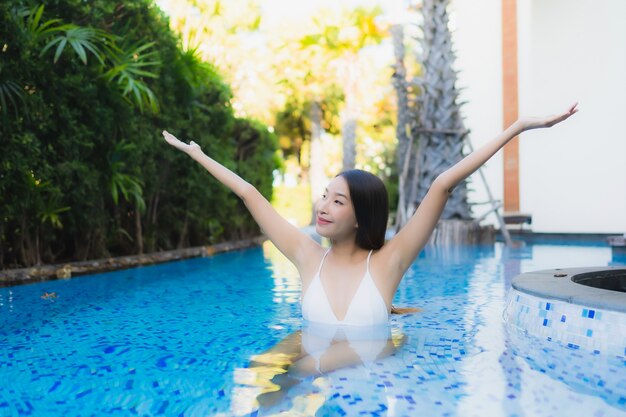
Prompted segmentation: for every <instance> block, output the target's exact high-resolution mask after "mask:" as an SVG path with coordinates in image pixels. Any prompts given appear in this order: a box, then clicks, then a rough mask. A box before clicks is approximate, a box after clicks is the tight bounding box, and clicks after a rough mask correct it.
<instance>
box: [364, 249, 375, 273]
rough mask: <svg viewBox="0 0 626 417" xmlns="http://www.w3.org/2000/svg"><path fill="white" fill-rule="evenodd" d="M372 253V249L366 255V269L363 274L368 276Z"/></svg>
mask: <svg viewBox="0 0 626 417" xmlns="http://www.w3.org/2000/svg"><path fill="white" fill-rule="evenodd" d="M373 251H374V249H372V250H370V253H369V254H368V255H367V269H366V270H365V272H366V273H367V274H368V275H369V273H370V257H371V256H372V252H373Z"/></svg>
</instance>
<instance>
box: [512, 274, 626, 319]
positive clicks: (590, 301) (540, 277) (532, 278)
mask: <svg viewBox="0 0 626 417" xmlns="http://www.w3.org/2000/svg"><path fill="white" fill-rule="evenodd" d="M616 271H623V272H624V273H625V274H626V267H623V266H614V267H611V266H599V267H584V268H557V269H545V270H541V271H533V272H526V273H523V274H521V275H518V276H516V277H515V278H513V280H512V281H511V286H512V287H513V288H514V289H516V290H517V291H520V292H523V293H526V294H530V295H534V296H537V297H542V298H549V299H553V300H560V301H565V302H567V303H570V304H576V305H581V306H585V307H593V308H600V309H604V310H609V311H618V312H622V313H626V293H624V292H619V291H611V290H605V289H602V288H595V287H590V286H587V285H583V284H579V283H576V282H574V281H573V279H574V278H575V277H576V276H577V275H582V274H589V273H600V274H609V275H612V274H613V273H615V272H616Z"/></svg>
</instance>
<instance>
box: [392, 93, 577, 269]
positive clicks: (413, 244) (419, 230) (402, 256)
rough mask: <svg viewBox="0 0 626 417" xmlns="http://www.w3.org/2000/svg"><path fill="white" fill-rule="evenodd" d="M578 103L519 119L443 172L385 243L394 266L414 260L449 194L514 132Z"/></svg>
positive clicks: (550, 122) (547, 122)
mask: <svg viewBox="0 0 626 417" xmlns="http://www.w3.org/2000/svg"><path fill="white" fill-rule="evenodd" d="M577 105H578V103H576V104H573V105H572V106H571V107H570V108H569V109H568V110H567V111H565V112H563V113H561V114H558V115H554V116H548V117H543V118H523V119H519V120H517V121H516V122H515V123H513V124H512V125H511V126H509V127H508V128H507V129H506V130H505V131H504V132H502V133H500V134H499V135H498V136H496V137H495V138H494V139H492V140H491V141H489V142H488V143H487V144H485V145H484V146H483V147H481V148H479V149H477V150H476V151H474V152H472V153H471V154H469V155H467V156H466V157H465V158H463V159H462V160H461V161H459V162H458V163H457V164H456V165H454V166H452V167H451V168H450V169H448V170H446V171H444V172H443V173H442V174H440V175H439V176H438V177H437V178H436V179H435V181H434V182H433V184H432V185H431V186H430V189H429V190H428V193H426V196H425V197H424V200H423V201H422V202H421V204H420V205H419V207H418V208H417V210H416V211H415V213H414V214H413V216H412V217H411V219H410V220H409V221H408V223H407V224H406V225H405V226H404V227H403V228H402V230H400V232H398V234H397V235H396V236H395V237H394V238H393V239H392V240H391V241H390V242H389V243H387V244H386V245H385V246H383V250H385V251H389V253H390V254H393V255H390V258H391V259H393V263H394V266H396V267H397V268H398V269H399V270H400V271H401V272H402V273H404V271H406V269H408V267H409V266H410V265H411V263H413V261H414V260H415V258H416V257H417V255H419V253H420V251H421V250H422V249H423V248H424V245H426V243H427V242H428V239H429V238H430V235H431V234H432V232H433V230H434V229H435V226H436V225H437V222H438V220H439V217H440V216H441V213H442V211H443V208H444V206H445V204H446V202H447V201H448V197H449V195H450V193H451V192H452V190H453V189H454V187H456V186H457V184H459V183H460V182H461V181H463V180H464V179H465V178H467V177H469V176H470V175H471V174H472V173H474V172H475V171H476V170H477V169H478V168H480V167H481V166H482V165H483V164H484V163H485V162H487V161H488V160H489V158H491V157H492V156H493V155H494V154H495V153H496V152H498V150H500V149H501V148H502V147H503V146H504V145H506V144H507V143H508V142H509V141H510V140H511V139H513V138H514V137H515V136H517V135H519V134H520V133H522V132H524V131H527V130H531V129H538V128H544V127H552V126H554V125H555V124H557V123H560V122H562V121H564V120H565V119H567V118H568V117H570V116H571V115H573V114H574V113H576V112H577V111H578V109H577V108H576V106H577Z"/></svg>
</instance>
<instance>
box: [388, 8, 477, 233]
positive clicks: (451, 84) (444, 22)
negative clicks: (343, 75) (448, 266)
mask: <svg viewBox="0 0 626 417" xmlns="http://www.w3.org/2000/svg"><path fill="white" fill-rule="evenodd" d="M448 4H449V0H424V1H423V3H422V15H423V25H422V31H423V37H422V38H421V39H420V40H421V48H422V56H421V64H422V67H423V74H422V75H421V76H420V77H416V79H415V80H414V85H413V88H414V89H415V90H416V92H417V94H416V95H415V97H414V98H413V102H412V103H411V105H412V106H411V108H412V109H413V113H414V114H413V123H412V126H411V132H410V135H411V136H413V137H414V138H415V140H416V142H417V143H416V144H417V146H413V147H412V149H411V155H410V158H411V162H410V165H411V166H412V168H413V173H412V175H409V176H408V178H406V180H405V181H404V184H403V186H404V187H403V188H404V190H403V193H404V196H407V198H406V200H405V202H408V204H407V208H405V211H406V212H407V213H409V214H410V213H411V212H412V211H413V210H414V209H415V207H417V205H419V203H420V201H421V200H422V199H423V198H424V196H425V195H426V192H427V191H428V188H429V187H430V185H431V184H432V183H433V181H434V180H435V178H436V177H437V176H438V175H439V174H441V173H442V172H443V171H445V170H446V169H447V168H449V167H450V166H451V165H453V164H455V163H456V162H458V161H460V160H461V159H462V158H463V156H464V155H463V147H464V140H465V136H466V135H467V133H468V131H467V130H466V129H465V127H464V124H463V120H462V118H461V113H460V104H459V91H458V90H457V89H456V86H455V84H456V73H455V71H454V69H453V64H454V59H455V55H454V52H453V50H452V40H451V34H450V30H449V28H448V13H447V7H448ZM405 142H406V143H407V144H406V145H403V148H402V149H408V144H409V143H410V140H408V139H405ZM405 154H406V153H405ZM403 163H404V161H399V165H401V164H403ZM400 172H402V171H400ZM441 218H442V219H444V220H445V219H471V211H470V205H469V203H468V201H467V185H466V183H465V182H463V183H461V184H459V185H458V186H457V187H456V188H455V190H454V192H453V193H452V194H451V196H450V200H449V201H448V204H447V205H446V207H445V209H444V211H443V214H442V216H441ZM402 221H403V222H404V221H406V217H405V218H403V219H402ZM398 226H400V227H401V226H402V224H398Z"/></svg>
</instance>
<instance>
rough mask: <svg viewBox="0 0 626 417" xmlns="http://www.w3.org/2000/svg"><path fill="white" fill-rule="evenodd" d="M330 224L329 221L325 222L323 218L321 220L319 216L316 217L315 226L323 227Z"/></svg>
mask: <svg viewBox="0 0 626 417" xmlns="http://www.w3.org/2000/svg"><path fill="white" fill-rule="evenodd" d="M330 223H332V222H331V221H330V220H326V219H324V218H322V217H320V216H317V224H318V225H320V226H325V225H327V224H330Z"/></svg>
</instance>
